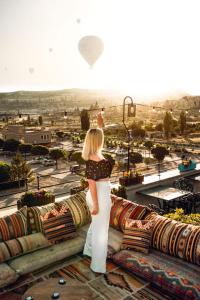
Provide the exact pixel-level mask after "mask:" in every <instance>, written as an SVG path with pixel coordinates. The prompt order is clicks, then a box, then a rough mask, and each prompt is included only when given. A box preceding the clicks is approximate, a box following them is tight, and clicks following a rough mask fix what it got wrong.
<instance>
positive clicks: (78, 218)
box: [60, 191, 91, 228]
mask: <svg viewBox="0 0 200 300" xmlns="http://www.w3.org/2000/svg"><path fill="white" fill-rule="evenodd" d="M60 204H61V205H63V204H64V205H66V207H68V208H69V209H70V211H71V214H72V218H73V220H74V224H75V226H76V228H79V227H81V226H83V225H85V224H88V223H89V222H90V221H91V215H90V211H89V208H88V206H87V203H86V192H85V191H82V192H80V193H77V194H75V195H73V196H71V197H70V198H68V199H65V200H63V201H61V202H60Z"/></svg>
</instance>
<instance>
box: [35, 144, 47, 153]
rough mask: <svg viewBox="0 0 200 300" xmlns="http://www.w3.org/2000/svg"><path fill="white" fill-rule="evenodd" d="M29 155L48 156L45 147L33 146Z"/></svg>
mask: <svg viewBox="0 0 200 300" xmlns="http://www.w3.org/2000/svg"><path fill="white" fill-rule="evenodd" d="M31 153H32V154H33V155H48V154H49V149H48V148H47V147H46V146H42V145H35V146H33V147H32V149H31Z"/></svg>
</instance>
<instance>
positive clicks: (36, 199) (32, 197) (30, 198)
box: [17, 190, 55, 208]
mask: <svg viewBox="0 0 200 300" xmlns="http://www.w3.org/2000/svg"><path fill="white" fill-rule="evenodd" d="M53 202H55V196H54V195H53V194H52V193H51V192H47V191H45V190H41V191H38V192H26V193H25V194H24V195H22V197H21V199H20V200H19V201H18V202H17V205H18V208H20V207H22V206H25V205H26V206H28V207H31V206H41V205H46V204H49V203H53Z"/></svg>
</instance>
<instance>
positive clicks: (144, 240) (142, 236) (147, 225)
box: [121, 219, 154, 253]
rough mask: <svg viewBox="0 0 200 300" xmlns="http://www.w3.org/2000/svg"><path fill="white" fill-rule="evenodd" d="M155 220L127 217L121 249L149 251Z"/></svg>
mask: <svg viewBox="0 0 200 300" xmlns="http://www.w3.org/2000/svg"><path fill="white" fill-rule="evenodd" d="M153 226H154V223H153V221H146V220H141V221H140V220H131V219H127V220H126V224H125V229H124V236H123V241H122V245H121V249H133V250H136V251H140V252H143V253H149V248H150V244H151V236H152V229H153Z"/></svg>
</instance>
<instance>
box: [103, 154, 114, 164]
mask: <svg viewBox="0 0 200 300" xmlns="http://www.w3.org/2000/svg"><path fill="white" fill-rule="evenodd" d="M103 156H104V157H105V158H106V159H107V160H109V161H110V163H111V164H112V166H113V167H114V165H115V160H114V158H113V156H112V155H111V154H110V153H104V154H103Z"/></svg>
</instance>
